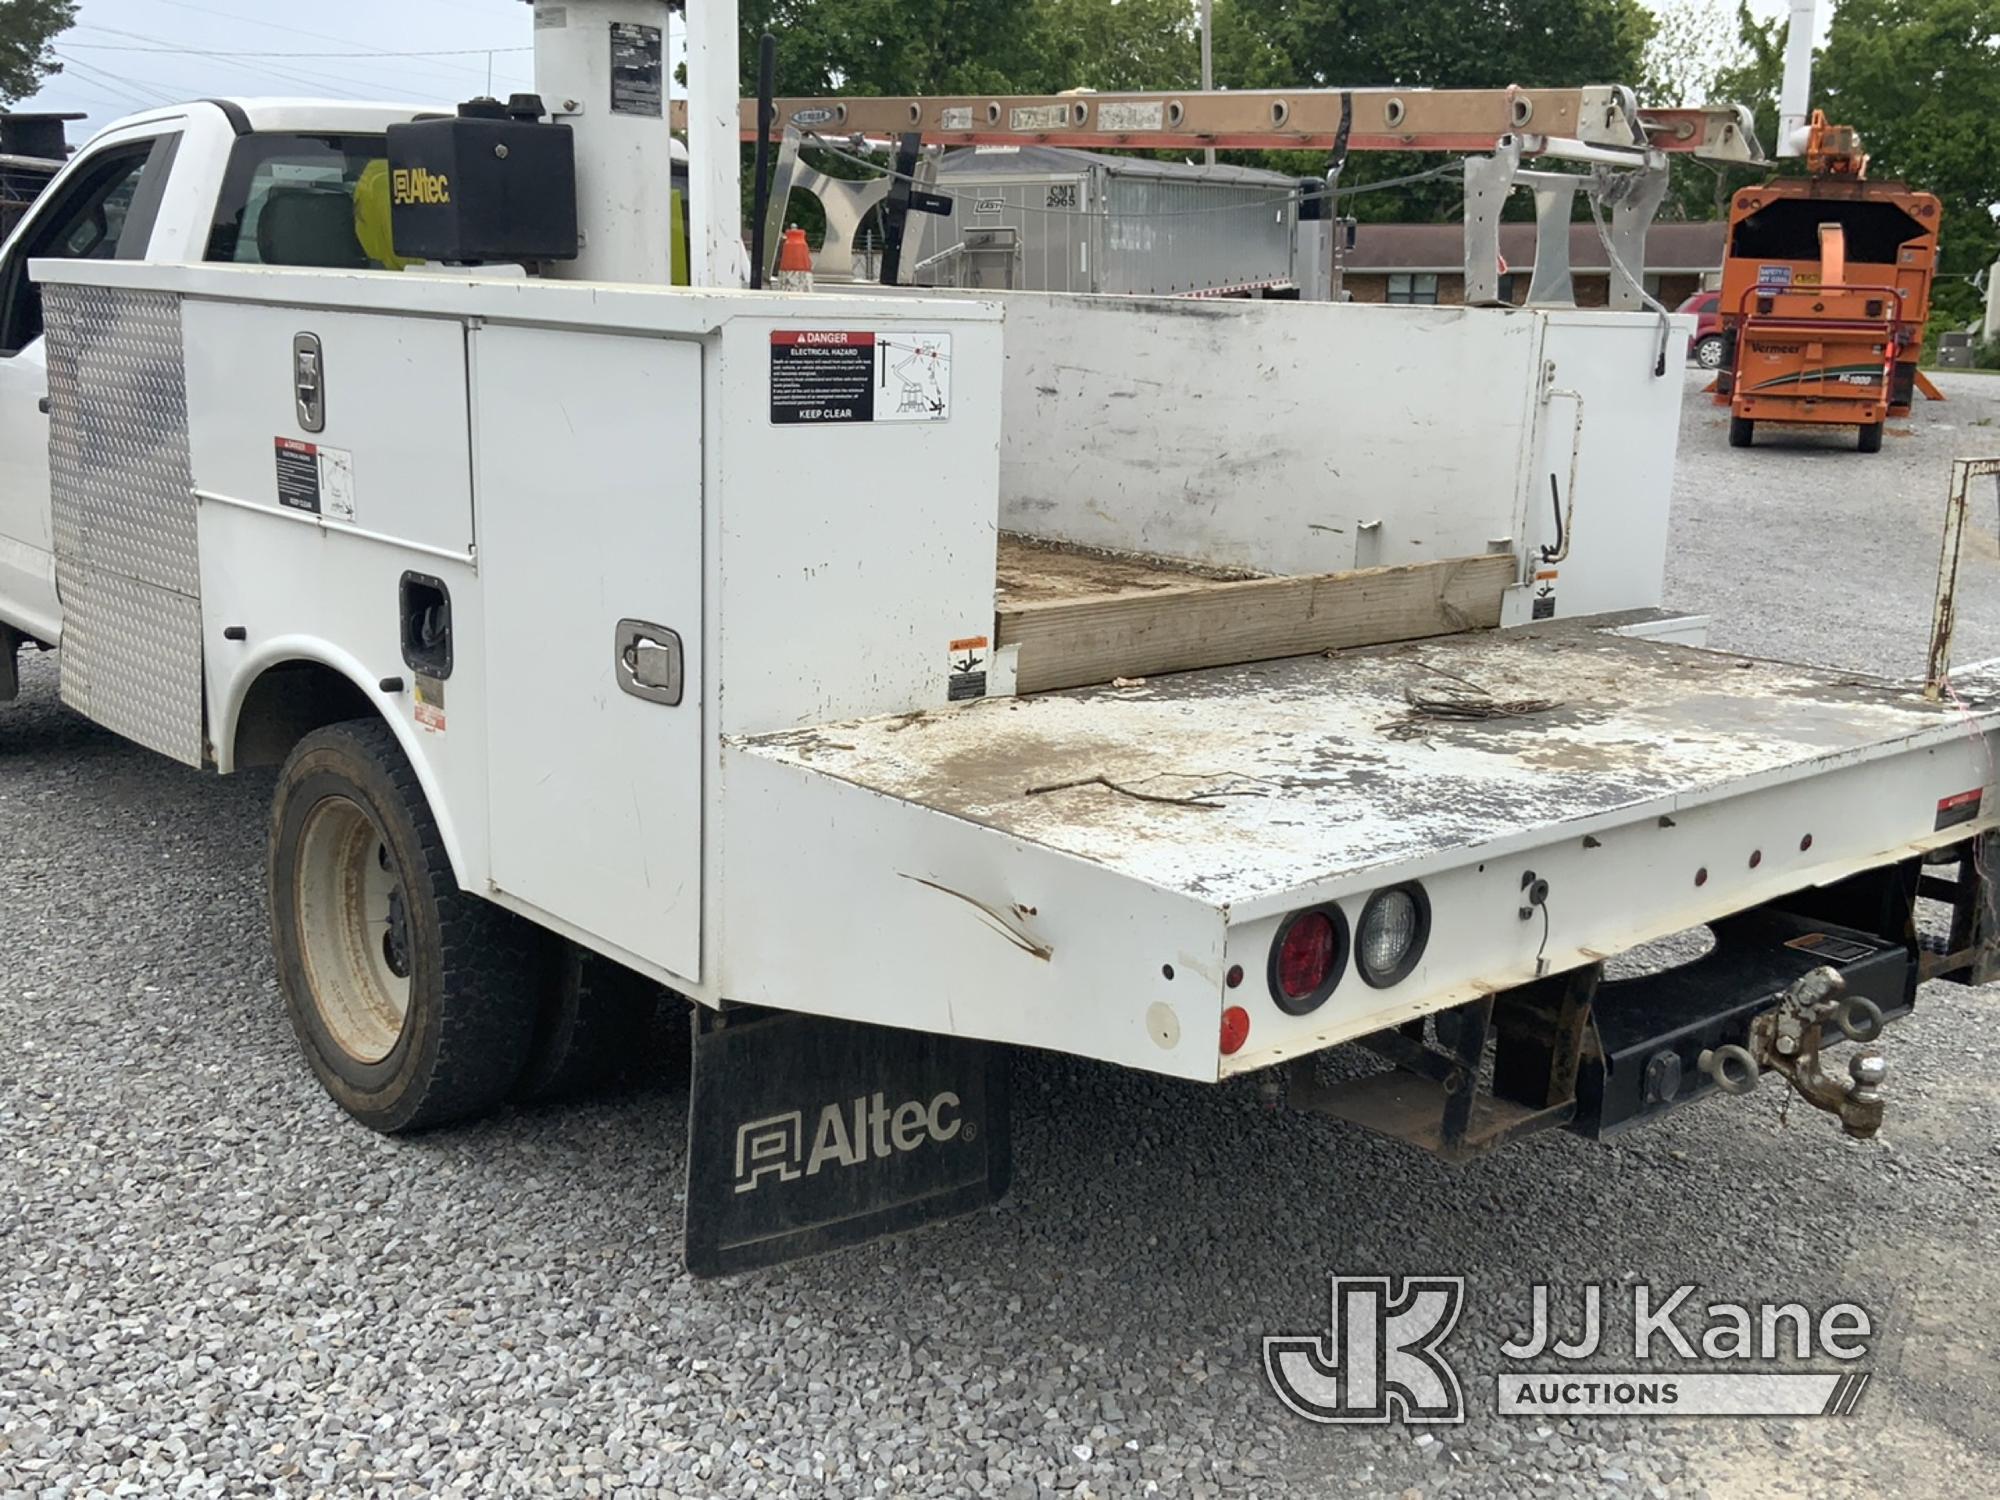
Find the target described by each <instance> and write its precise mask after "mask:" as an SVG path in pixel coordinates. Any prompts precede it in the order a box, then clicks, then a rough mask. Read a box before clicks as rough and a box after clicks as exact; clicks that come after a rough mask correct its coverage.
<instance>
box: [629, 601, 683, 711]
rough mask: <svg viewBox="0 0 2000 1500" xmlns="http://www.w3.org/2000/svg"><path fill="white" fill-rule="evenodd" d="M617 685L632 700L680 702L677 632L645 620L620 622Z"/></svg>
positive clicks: (680, 662) (671, 705)
mask: <svg viewBox="0 0 2000 1500" xmlns="http://www.w3.org/2000/svg"><path fill="white" fill-rule="evenodd" d="M617 657H618V686H619V687H621V688H623V689H624V690H625V691H626V692H628V693H630V694H631V695H632V696H633V697H634V698H643V699H645V700H646V702H648V703H664V704H666V705H667V706H668V707H670V708H671V707H673V706H675V705H677V704H678V703H679V702H680V701H681V694H682V691H683V688H684V686H685V683H686V667H685V662H684V659H683V655H682V651H681V638H680V635H679V633H678V632H677V631H672V630H669V629H667V627H666V626H664V625H649V624H648V623H647V622H646V621H644V620H620V621H619V622H618V639H617Z"/></svg>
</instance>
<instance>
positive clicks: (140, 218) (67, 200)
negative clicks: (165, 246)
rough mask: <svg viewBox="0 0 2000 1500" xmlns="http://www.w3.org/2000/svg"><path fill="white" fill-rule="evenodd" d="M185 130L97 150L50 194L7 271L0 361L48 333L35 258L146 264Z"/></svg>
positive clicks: (1, 283) (1, 282) (2, 283)
mask: <svg viewBox="0 0 2000 1500" xmlns="http://www.w3.org/2000/svg"><path fill="white" fill-rule="evenodd" d="M179 145H180V133H179V132H178V131H175V132H173V133H170V134H167V135H158V136H152V137H149V138H148V139H146V140H141V141H133V142H131V143H129V144H126V145H119V146H112V147H109V148H107V149H105V150H103V151H101V152H98V153H97V154H96V155H95V156H94V157H93V158H92V159H91V160H90V161H88V162H87V163H85V164H84V165H83V166H82V167H81V168H80V169H79V170H77V171H76V172H74V173H72V174H71V175H70V177H69V179H68V180H67V181H65V182H62V183H60V184H58V185H56V186H55V187H52V188H51V189H50V190H49V191H50V194H51V195H52V196H50V197H49V198H46V199H44V200H43V202H42V203H41V204H39V205H37V207H38V209H39V212H37V213H36V214H35V215H34V218H33V222H32V223H30V224H29V225H28V227H27V229H26V230H25V231H24V232H23V233H22V234H21V236H20V237H19V238H18V239H16V240H15V241H14V247H13V253H12V254H11V255H10V256H9V257H8V258H7V263H6V265H5V266H4V267H0V356H5V355H12V354H18V353H20V351H21V350H22V349H24V348H26V347H27V346H28V345H29V344H30V343H32V342H33V341H34V340H35V339H37V338H39V337H41V333H42V295H41V290H40V288H38V287H37V286H36V285H35V283H34V282H33V281H31V280H30V279H29V277H28V262H29V261H31V260H139V259H142V258H143V257H144V256H145V253H146V247H147V244H148V243H149V242H150V241H151V239H152V237H153V222H154V220H155V219H156V218H157V217H158V214H159V208H160V195H161V192H162V190H163V189H164V187H165V185H166V178H167V174H168V172H169V171H171V170H172V167H173V159H174V153H175V151H176V149H177V148H178V147H179Z"/></svg>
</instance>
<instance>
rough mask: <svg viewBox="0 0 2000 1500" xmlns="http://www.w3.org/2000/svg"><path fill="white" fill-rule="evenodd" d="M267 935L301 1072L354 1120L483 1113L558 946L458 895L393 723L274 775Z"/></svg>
mask: <svg viewBox="0 0 2000 1500" xmlns="http://www.w3.org/2000/svg"><path fill="white" fill-rule="evenodd" d="M269 872H270V895H271V937H272V944H273V946H274V947H275V949H276V950H277V958H278V980H279V984H280V985H281V986H282V987H283V989H284V992H285V1003H286V1008H287V1009H288V1010H289V1011H290V1013H291V1019H292V1028H293V1030H294V1031H296V1032H297V1034H298V1039H299V1045H300V1047H301V1048H303V1049H304V1051H305V1055H306V1061H307V1062H309V1063H310V1064H311V1065H312V1070H313V1072H314V1073H315V1074H317V1075H318V1077H319V1081H320V1082H321V1083H322V1084H323V1085H325V1087H326V1091H327V1092H328V1093H329V1094H331V1095H333V1097H334V1099H335V1100H336V1101H338V1102H339V1104H340V1106H341V1107H342V1108H343V1109H345V1110H346V1111H347V1112H348V1113H349V1114H351V1115H353V1116H354V1118H355V1119H357V1120H359V1121H360V1122H361V1123H362V1124H364V1125H367V1126H369V1127H371V1128H372V1129H375V1130H380V1131H385V1132H389V1133H395V1132H399V1131H406V1130H419V1129H422V1128H424V1127H425V1126H430V1125H443V1124H446V1123H449V1122H451V1121H454V1120H464V1119H468V1118H471V1117H472V1116H475V1115H479V1114H483V1113H485V1112H486V1111H487V1110H489V1109H492V1108H493V1107H494V1106H495V1105H497V1104H499V1103H501V1102H502V1101H503V1100H505V1099H506V1098H507V1096H508V1094H509V1092H510V1091H511V1090H512V1089H513V1087H514V1085H515V1083H516V1081H517V1080H518V1079H519V1078H520V1077H521V1074H522V1070H523V1068H524V1067H525V1066H526V1064H527V1061H528V1057H529V1049H530V1046H531V1044H532V1042H533V1039H534V1033H535V1019H536V1011H537V1002H538V1001H539V1000H540V998H541V996H542V995H543V994H545V993H546V992H547V990H548V989H549V987H550V985H551V983H552V979H553V974H552V969H553V962H554V959H555V957H556V952H557V947H556V944H555V943H554V942H553V940H552V939H550V938H549V937H548V935H547V934H545V933H544V932H542V931H541V930H540V929H539V928H537V927H535V926H533V925H531V924H530V923H528V922H525V921H523V920H521V919H520V918H519V917H516V916H514V915H513V914H512V913H510V912H506V911H503V910H501V909H500V908H499V907H497V906H495V905H493V904H492V903H491V902H488V901H484V900H482V899H480V898H479V897H477V896H472V895H468V894H467V893H465V892H464V891H461V890H460V889H459V888H458V882H457V880H456V879H455V878H454V877H453V875H452V871H451V862H450V860H449V859H447V858H446V856H445V851H444V842H443V840H442V838H441V837H440V836H439V834H438V828H437V822H436V820H435V819H434V818H433V817H432V816H431V811H430V807H429V805H428V804H427V803H426V802H425V800H424V794H423V792H422V790H421V789H420V788H419V786H418V785H417V776H416V772H415V771H414V770H412V769H411V767H410V763H409V761H408V760H407V759H406V758H405V757H404V755H403V752H402V750H401V748H400V747H399V746H398V745H397V743H396V739H395V736H394V735H393V734H391V733H390V731H389V727H388V726H387V725H386V724H383V723H381V722H379V721H376V720H355V721H352V722H349V723H344V724H334V725H330V726H329V727H327V728H325V729H319V730H315V731H314V732H313V733H311V734H309V735H307V736H306V737H305V738H304V739H303V740H301V741H300V742H299V744H298V746H297V748H296V749H294V750H293V751H292V754H291V757H290V759H288V760H287V761H286V762H285V767H284V770H283V771H281V772H280V773H279V776H278V790H277V796H276V799H275V801H274V803H273V806H272V809H271V832H270V857H269Z"/></svg>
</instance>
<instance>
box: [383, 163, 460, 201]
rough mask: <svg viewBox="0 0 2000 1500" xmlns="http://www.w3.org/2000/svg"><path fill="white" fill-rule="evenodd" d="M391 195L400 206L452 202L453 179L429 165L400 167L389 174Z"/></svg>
mask: <svg viewBox="0 0 2000 1500" xmlns="http://www.w3.org/2000/svg"><path fill="white" fill-rule="evenodd" d="M389 196H390V198H391V199H392V200H393V201H394V202H395V203H396V205H397V206H398V207H415V206H419V205H421V206H430V205H433V204H438V203H449V202H451V179H450V178H449V177H446V176H445V175H444V174H443V173H441V172H433V171H431V170H430V169H429V168H427V167H398V168H396V170H395V171H393V172H391V173H390V174H389Z"/></svg>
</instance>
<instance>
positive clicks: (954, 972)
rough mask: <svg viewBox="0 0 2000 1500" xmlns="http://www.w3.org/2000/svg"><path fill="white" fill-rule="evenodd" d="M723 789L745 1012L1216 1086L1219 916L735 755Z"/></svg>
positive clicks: (734, 993) (732, 961) (725, 966)
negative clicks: (894, 1029)
mask: <svg viewBox="0 0 2000 1500" xmlns="http://www.w3.org/2000/svg"><path fill="white" fill-rule="evenodd" d="M723 777H724V782H725V785H726V787H727V791H728V798H729V803H730V808H731V823H730V830H731V831H730V842H729V848H728V851H727V869H728V875H727V878H726V879H724V880H723V881H722V883H721V889H720V892H719V895H718V899H719V901H720V902H721V903H722V905H723V907H724V921H725V926H726V929H727V931H728V933H729V942H728V946H727V947H726V948H725V949H724V950H723V952H722V954H721V955H720V962H719V966H718V968H719V973H718V978H719V981H720V985H721V990H722V993H724V994H726V995H727V996H729V998H730V999H732V1000H741V1001H746V1002H750V1003H754V1004H759V1005H773V1006H782V1007H784V1008H786V1009H790V1010H799V1011H805V1012H807V1013H809V1014H813V1015H832V1016H844V1017H847V1018H849V1019H851V1020H859V1021H873V1022H876V1023H879V1024H881V1025H884V1026H902V1027H908V1028H911V1029H913V1030H918V1031H930V1032H937V1033H941V1034H944V1035H948V1036H966V1037H980V1038H984V1039H986V1040H989V1041H999V1042H1012V1043H1017V1044H1019V1045H1022V1046H1028V1047H1047V1048H1050V1049H1053V1050H1056V1051H1062V1052H1074V1053H1078V1054H1080V1055H1082V1056H1086V1057H1099V1058H1104V1059H1106V1060H1109V1061H1112V1062H1119V1063H1123V1064H1126V1065H1127V1066H1130V1067H1135V1068H1143V1069H1145V1070H1147V1071H1148V1072H1154V1073H1167V1074H1171V1075H1173V1076H1174V1077H1178V1078H1194V1079H1213V1078H1214V1077H1215V1076H1216V1073H1217V1050H1218V1037H1219V1034H1220V1027H1221V1023H1222V1005H1223V995H1224V993H1225V988H1224V972H1223V959H1222V945H1223V937H1224V931H1223V918H1222V914H1221V912H1220V911H1218V910H1217V909H1216V907H1215V906H1214V905H1212V904H1210V903H1208V902H1205V901H1201V900H1197V899H1194V898H1191V897H1188V896H1184V895H1180V894H1177V893H1173V892H1168V891H1162V890H1158V889H1155V888H1152V887H1149V886H1146V885H1144V884H1142V883H1140V882H1138V881H1134V880H1129V879H1126V878H1124V877H1122V876H1120V875H1117V874H1115V873H1113V872H1110V871H1107V870H1106V869H1104V868H1103V867H1102V866H1099V865H1094V864H1091V863H1089V862H1088V861H1085V860H1080V859H1072V858H1070V857H1068V856H1066V855H1062V854H1057V853H1055V852H1054V851H1052V850H1049V849H1043V848H1038V847H1036V846H1035V845H1033V844H1030V843H1027V842H1025V841H1022V840H1018V839H1013V838H1009V837H1007V836H1006V835H1005V834H1002V833H997V832H995V831H994V830H992V829H990V828H982V827H980V826H979V825H977V824H975V823H968V822H965V821H962V820H960V819H958V818H953V817H950V816H947V815H944V814H941V813H937V812H934V811H932V810H930V809H928V808H923V807H919V806H917V805H915V804H913V803H909V802H902V801H898V800H896V799H895V798H891V797H883V796H880V795H877V794H876V793H873V792H869V791H866V790H864V789H863V788H861V787H857V786H853V785H850V784H848V783H846V782H842V781H836V780H834V779H833V778H832V777H828V776H822V775H820V774H818V773H816V772H814V771H810V770H807V769H804V768H802V767H798V766H789V765H784V764H781V763H778V762H774V761H771V760H768V759H764V758H762V757H759V756H756V755H748V754H744V753H742V752H740V751H736V750H733V749H727V748H726V749H725V750H724V764H723ZM1010 934H1011V935H1010ZM1170 970H1171V977H1169V971H1170Z"/></svg>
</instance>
